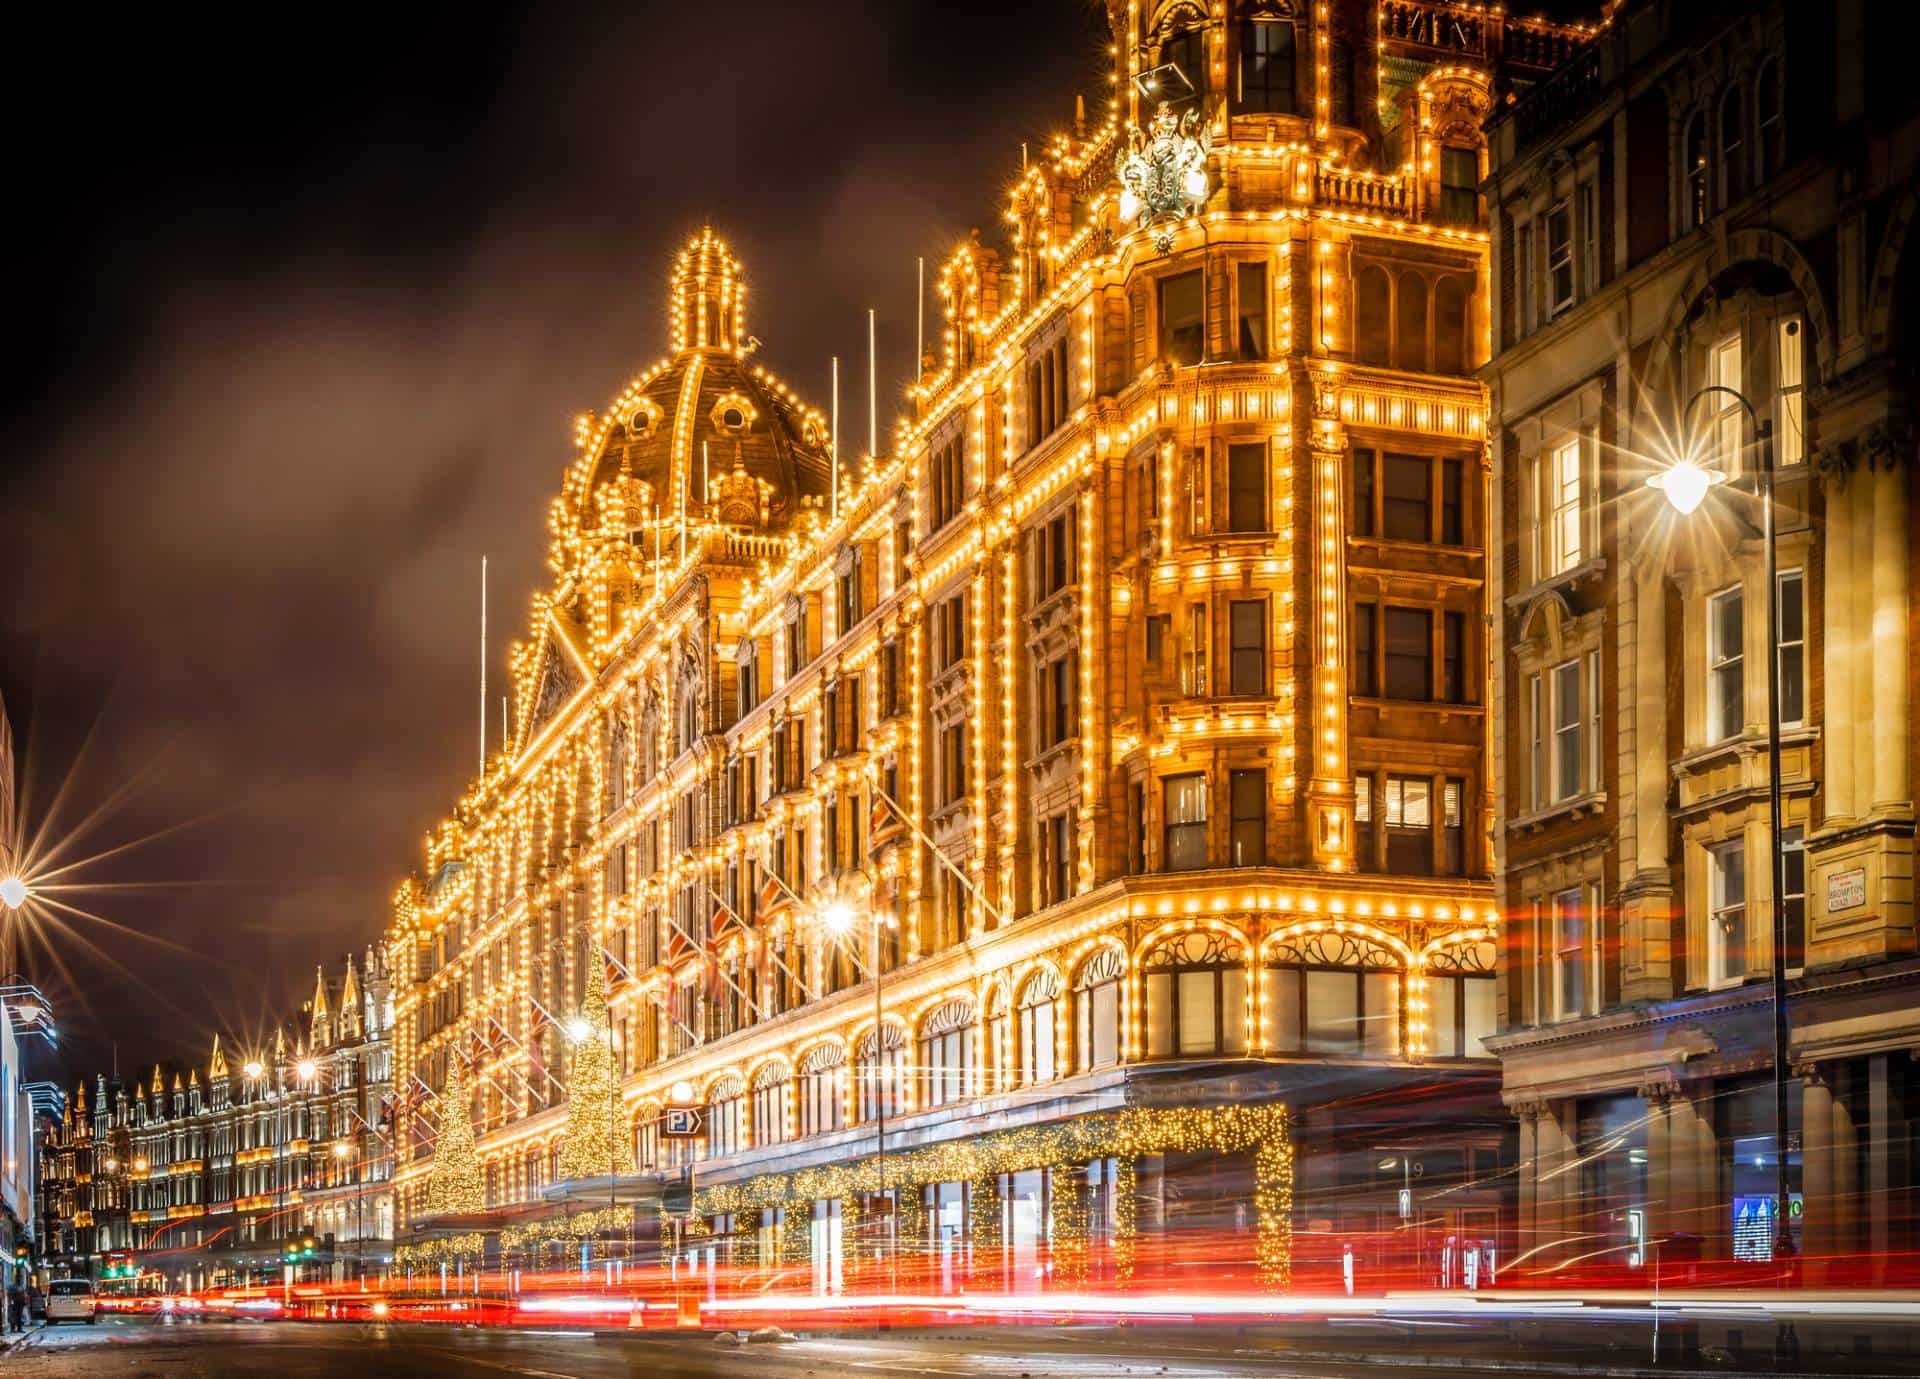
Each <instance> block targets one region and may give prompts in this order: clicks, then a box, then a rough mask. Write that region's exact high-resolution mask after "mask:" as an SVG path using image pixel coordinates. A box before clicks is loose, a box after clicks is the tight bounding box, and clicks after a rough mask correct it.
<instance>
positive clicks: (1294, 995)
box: [1260, 967, 1300, 1053]
mask: <svg viewBox="0 0 1920 1379" xmlns="http://www.w3.org/2000/svg"><path fill="white" fill-rule="evenodd" d="M1260 1041H1261V1043H1262V1044H1264V1045H1265V1046H1266V1048H1267V1051H1268V1052H1269V1053H1294V1052H1297V1051H1298V1050H1299V1048H1300V972H1299V969H1298V968H1292V967H1266V968H1262V969H1261V971H1260Z"/></svg>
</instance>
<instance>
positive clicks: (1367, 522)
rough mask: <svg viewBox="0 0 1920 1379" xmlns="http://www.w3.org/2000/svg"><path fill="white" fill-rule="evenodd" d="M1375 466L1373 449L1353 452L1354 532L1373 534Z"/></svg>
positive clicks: (1357, 533) (1364, 534)
mask: <svg viewBox="0 0 1920 1379" xmlns="http://www.w3.org/2000/svg"><path fill="white" fill-rule="evenodd" d="M1373 466H1374V454H1373V451H1371V450H1355V451H1354V452H1353V514H1352V519H1353V534H1354V535H1355V536H1372V535H1373V533H1374V519H1373V507H1374V502H1373V491H1374V484H1373Z"/></svg>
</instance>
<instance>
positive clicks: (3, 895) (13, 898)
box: [0, 876, 33, 910]
mask: <svg viewBox="0 0 1920 1379" xmlns="http://www.w3.org/2000/svg"><path fill="white" fill-rule="evenodd" d="M32 897H33V888H32V887H31V886H29V885H28V884H27V883H26V882H25V881H23V880H21V879H20V878H19V877H17V876H9V877H7V878H6V879H5V880H0V905H5V906H6V907H7V908H8V909H9V910H17V909H19V908H20V907H21V906H22V905H24V904H26V903H27V901H28V900H30V899H32Z"/></svg>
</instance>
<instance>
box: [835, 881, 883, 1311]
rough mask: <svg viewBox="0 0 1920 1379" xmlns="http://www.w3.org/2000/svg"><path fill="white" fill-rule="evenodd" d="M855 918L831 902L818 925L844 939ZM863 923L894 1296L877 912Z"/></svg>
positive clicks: (878, 1163) (877, 1157)
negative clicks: (864, 924)
mask: <svg viewBox="0 0 1920 1379" xmlns="http://www.w3.org/2000/svg"><path fill="white" fill-rule="evenodd" d="M855 918H856V915H855V914H854V910H853V907H852V906H851V905H849V904H847V903H846V902H845V901H844V900H836V901H834V902H833V903H832V904H830V905H828V906H827V908H826V909H825V910H823V911H822V912H821V915H820V919H821V922H822V923H823V924H825V925H826V926H827V932H828V933H830V934H832V935H833V936H834V937H836V938H845V937H846V935H847V934H848V933H849V932H850V931H851V930H852V928H853V924H854V920H855ZM867 921H868V922H867V970H868V971H869V972H870V973H872V974H873V1138H874V1155H873V1159H874V1167H875V1169H876V1171H877V1176H878V1179H879V1186H880V1193H879V1195H880V1200H881V1201H882V1202H885V1203H886V1204H887V1206H888V1208H889V1212H888V1223H887V1229H886V1230H885V1231H883V1232H882V1233H881V1237H880V1247H881V1248H882V1249H883V1250H885V1251H886V1256H887V1278H888V1287H889V1289H890V1290H891V1291H893V1292H896V1293H897V1292H899V1278H900V1252H899V1249H898V1248H897V1245H898V1242H897V1241H895V1240H893V1239H891V1237H892V1236H893V1234H894V1233H895V1232H897V1231H898V1230H899V1224H900V1222H899V1205H900V1204H899V1203H898V1202H896V1201H893V1200H892V1199H891V1198H889V1197H888V1196H887V1083H886V1066H887V1055H886V1043H885V1040H884V1038H883V1037H882V1034H881V1030H882V1027H883V1025H884V1022H885V1005H884V1003H883V1001H882V995H883V993H882V990H881V972H880V925H881V923H882V920H881V918H880V916H879V915H878V914H877V913H869V914H868V916H867ZM903 1061H904V1060H903Z"/></svg>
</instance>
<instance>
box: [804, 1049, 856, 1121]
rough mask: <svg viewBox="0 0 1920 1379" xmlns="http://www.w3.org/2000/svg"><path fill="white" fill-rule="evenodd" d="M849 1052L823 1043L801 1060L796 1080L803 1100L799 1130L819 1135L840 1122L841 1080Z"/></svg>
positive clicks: (842, 1084) (844, 1072) (844, 1073)
mask: <svg viewBox="0 0 1920 1379" xmlns="http://www.w3.org/2000/svg"><path fill="white" fill-rule="evenodd" d="M846 1065H847V1051H846V1050H845V1049H844V1048H842V1047H841V1046H840V1045H838V1044H822V1045H820V1046H819V1047H818V1048H816V1049H814V1050H813V1051H812V1052H810V1053H808V1054H807V1055H806V1056H805V1057H804V1058H802V1059H801V1060H800V1071H799V1074H798V1075H797V1076H796V1078H795V1079H794V1081H795V1088H796V1091H797V1092H798V1094H799V1099H800V1133H801V1134H802V1135H820V1134H825V1133H826V1132H827V1131H829V1130H838V1129H839V1128H840V1125H841V1120H842V1116H841V1092H842V1090H843V1087H844V1083H843V1081H842V1079H843V1078H844V1077H845V1076H846Z"/></svg>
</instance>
